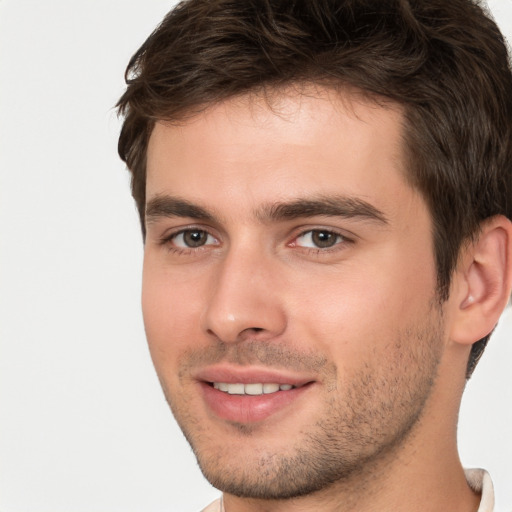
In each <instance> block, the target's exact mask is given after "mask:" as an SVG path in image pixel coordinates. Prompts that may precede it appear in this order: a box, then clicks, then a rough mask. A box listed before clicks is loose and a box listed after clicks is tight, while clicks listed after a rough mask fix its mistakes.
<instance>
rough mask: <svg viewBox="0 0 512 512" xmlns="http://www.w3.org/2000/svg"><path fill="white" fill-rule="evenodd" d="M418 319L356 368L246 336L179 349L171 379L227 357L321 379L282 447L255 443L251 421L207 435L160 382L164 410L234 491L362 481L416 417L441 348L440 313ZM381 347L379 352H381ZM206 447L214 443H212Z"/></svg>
mask: <svg viewBox="0 0 512 512" xmlns="http://www.w3.org/2000/svg"><path fill="white" fill-rule="evenodd" d="M430 313H431V314H430V315H428V316H427V321H426V324H425V325H423V326H414V327H408V328H405V329H402V330H401V331H398V332H397V333H396V335H395V338H394V340H392V341H391V342H389V343H387V344H386V347H385V350H384V351H382V350H381V351H380V352H379V354H381V356H380V358H372V359H370V360H368V361H366V363H365V364H364V365H363V367H362V368H357V369H353V370H351V371H350V372H348V371H346V370H345V371H346V373H345V375H338V373H339V371H338V368H337V367H336V365H334V363H332V362H330V361H329V360H328V359H327V358H326V357H324V356H322V355H318V354H313V353H307V354H304V353H300V352H297V351H296V350H294V349H292V348H288V347H284V346H282V345H276V344H267V343H263V342H257V341H254V340H253V341H247V342H241V343H238V344H223V343H222V342H220V341H219V342H216V344H213V345H212V346H211V347H209V349H207V350H202V351H190V352H188V353H187V354H185V356H184V357H183V358H182V364H181V366H180V372H179V374H180V379H179V380H180V381H185V380H186V379H187V375H188V374H189V371H190V368H192V367H195V366H197V365H200V364H204V363H214V362H219V361H228V362H230V363H234V364H241V365H244V364H251V363H259V364H265V365H268V366H269V367H271V368H284V369H291V370H296V371H301V370H308V371H311V370H313V369H314V371H315V372H316V373H317V374H318V375H319V376H320V377H321V378H320V379H319V380H320V381H321V382H322V385H323V386H324V391H325V392H324V397H325V398H324V406H323V409H322V411H323V414H322V415H321V416H319V417H317V418H316V419H314V421H312V422H311V423H310V424H307V425H304V426H303V428H302V429H301V430H300V432H299V434H298V435H297V436H296V438H295V439H292V438H290V437H289V436H288V435H287V434H286V432H282V437H283V443H282V444H283V448H282V449H281V450H276V449H273V450H272V449H268V447H267V446H264V445H263V443H258V442H257V438H258V434H259V430H260V426H259V425H254V426H252V425H244V424H231V425H230V426H231V428H232V436H233V437H232V438H231V439H230V438H229V436H226V437H224V439H221V440H219V439H218V438H213V439H212V438H211V437H210V436H212V435H214V431H212V430H209V429H208V425H204V424H202V423H201V422H200V421H199V420H198V418H196V417H195V415H194V410H192V409H191V408H189V407H187V402H186V401H184V400H180V399H176V398H177V396H178V395H174V396H173V394H172V393H169V390H168V389H167V387H166V385H165V383H164V382H163V379H162V385H163V389H164V392H165V395H166V398H167V401H168V402H169V405H170V406H171V409H172V411H173V414H174V416H175V417H176V420H177V421H178V423H179V425H180V427H181V429H182V430H183V433H184V435H185V437H186V438H187V440H188V442H189V443H190V445H191V447H192V449H193V451H194V453H195V455H196V457H197V460H198V463H199V466H200V468H201V470H202V472H203V474H204V476H205V477H206V479H207V480H208V481H209V482H210V483H211V484H212V485H213V486H214V487H216V488H218V489H220V490H222V491H224V492H226V493H229V494H233V495H235V496H239V497H245V498H254V499H267V500H271V499H274V500H283V499H290V498H296V497H300V496H304V495H307V494H311V493H314V492H317V491H320V490H322V489H326V488H328V487H330V486H332V485H334V484H338V485H341V486H346V487H350V486H353V485H354V482H356V481H357V482H358V485H359V486H362V485H363V486H364V482H365V481H370V480H371V479H373V478H374V476H375V475H374V474H373V473H375V472H376V471H378V468H379V467H380V465H381V464H380V463H381V462H382V461H383V460H385V459H387V460H389V459H390V458H391V459H392V458H393V457H396V456H397V454H398V453H399V451H400V448H401V447H402V446H403V445H404V444H405V443H406V442H407V441H408V439H409V438H410V437H411V434H412V433H413V432H414V428H415V426H416V425H418V423H419V422H420V421H421V417H422V412H423V410H424V408H425V404H426V403H427V400H428V398H429V396H430V395H431V392H432V388H433V386H434V382H435V379H436V375H437V369H438V365H439V362H440V359H441V352H442V334H443V322H442V314H441V310H440V307H439V306H438V305H435V306H434V305H433V306H432V307H431V311H430ZM382 354H384V355H382ZM233 439H235V440H237V441H240V440H241V442H244V440H245V441H246V442H247V444H249V443H252V444H254V445H255V448H254V450H253V453H251V454H250V456H248V455H247V451H246V452H244V454H243V456H240V454H239V453H237V451H236V450H230V447H231V446H235V444H236V443H232V441H233ZM212 446H213V447H215V448H214V449H212Z"/></svg>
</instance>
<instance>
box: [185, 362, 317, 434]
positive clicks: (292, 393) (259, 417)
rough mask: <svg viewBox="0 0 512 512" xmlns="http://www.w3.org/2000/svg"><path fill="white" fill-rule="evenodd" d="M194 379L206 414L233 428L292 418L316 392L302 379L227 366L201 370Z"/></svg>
mask: <svg viewBox="0 0 512 512" xmlns="http://www.w3.org/2000/svg"><path fill="white" fill-rule="evenodd" d="M195 378H196V380H197V382H198V384H199V389H200V390H201V396H202V399H203V403H204V404H205V406H206V409H207V411H208V414H209V415H212V417H214V418H216V419H217V420H224V421H227V422H229V423H236V424H249V423H258V422H262V421H266V420H270V419H271V418H274V419H276V418H281V419H283V418H284V417H286V416H287V415H292V416H293V415H294V414H296V412H297V411H299V410H301V409H302V407H301V404H302V402H301V400H303V399H305V398H303V397H305V396H307V395H309V393H311V392H312V391H311V390H312V389H313V388H316V386H315V384H316V381H315V380H314V379H311V377H309V378H308V377H306V376H304V375H302V376H300V377H299V376H297V375H293V374H290V373H288V372H276V371H274V370H268V369H256V368H252V369H250V368H241V367H233V366H228V365H226V366H221V367H216V368H209V369H204V370H203V371H202V372H200V374H199V375H195ZM302 405H303V404H302ZM273 421H274V420H273Z"/></svg>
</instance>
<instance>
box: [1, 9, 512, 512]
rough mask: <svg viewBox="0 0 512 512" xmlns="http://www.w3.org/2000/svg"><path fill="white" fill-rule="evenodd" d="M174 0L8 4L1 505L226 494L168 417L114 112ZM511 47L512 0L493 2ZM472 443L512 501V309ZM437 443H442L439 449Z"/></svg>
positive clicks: (53, 507) (95, 509) (472, 421)
mask: <svg viewBox="0 0 512 512" xmlns="http://www.w3.org/2000/svg"><path fill="white" fill-rule="evenodd" d="M171 5H172V2H169V1H163V0H144V1H143V0H130V1H126V0H102V1H100V0H89V1H78V0H47V1H43V0H0V257H1V260H0V512H117V511H118V512H132V511H133V512H135V511H137V512H142V511H144V512H157V511H167V512H174V511H176V512H193V511H198V510H200V509H201V508H202V506H204V505H206V504H207V503H208V502H209V501H211V500H212V499H213V498H214V497H215V496H216V495H217V494H218V493H217V491H215V490H214V489H212V488H211V487H210V486H209V485H208V484H207V483H206V482H205V481H204V479H203V478H202V476H201V475H200V472H199V470H198V469H197V467H196V464H195V460H194V457H193V455H192V453H191V451H190V449H189V447H188V445H187V444H186V442H185V441H184V439H183V437H182V435H181V433H180V431H179V429H178V428H177V427H176V425H175V423H174V420H173V419H172V417H171V414H170V413H169V412H168V410H167V405H166V404H165V402H164V399H163V396H162V393H161V391H160V388H159V385H158V382H157V379H156V377H155V374H154V371H153V368H152V366H151V362H150V359H149V355H148V351H147V348H146V344H145V340H144V332H143V327H142V320H141V314H140V311H139V293H140V270H141V260H142V243H141V237H140V232H139V226H138V219H137V214H136V210H135V206H134V204H133V203H132V199H131V197H130V194H129V182H128V173H127V172H126V171H125V170H124V166H123V165H122V163H121V162H120V161H119V160H118V158H117V154H116V142H117V134H118V130H119V122H118V121H117V119H116V116H115V113H114V110H113V105H114V104H115V102H116V100H117V98H118V97H119V95H120V94H121V93H122V91H123V86H124V82H123V72H124V68H125V66H126V64H127V62H128V59H129V57H130V56H131V54H132V53H133V52H134V51H135V50H136V49H137V48H138V47H139V45H140V44H141V43H142V42H143V41H144V39H145V38H146V36H147V35H148V34H149V33H150V31H151V30H152V29H153V28H154V26H155V25H156V24H157V23H158V22H159V21H160V20H161V18H162V17H163V15H164V14H165V13H166V12H167V11H168V10H169V8H170V6H171ZM491 6H492V8H493V10H494V13H495V16H496V17H497V20H498V22H499V23H500V25H501V26H502V29H503V31H504V32H505V33H506V34H507V35H508V38H509V39H510V40H512V2H511V0H495V1H494V2H492V3H491ZM506 317H507V318H505V319H504V321H503V322H502V325H501V327H500V328H499V329H498V332H497V333H496V335H495V336H494V338H493V339H492V342H491V345H490V347H489V348H488V351H487V353H486V355H485V357H484V359H483V360H482V362H481V364H480V367H479V368H478V369H477V372H476V375H475V376H474V378H473V379H472V380H471V382H470V384H469V386H468V390H467V394H466V396H465V399H464V402H463V408H462V412H461V423H460V449H461V452H462V457H463V462H464V464H465V465H468V466H483V467H486V468H488V469H489V470H490V471H491V472H492V474H493V478H494V480H495V485H496V490H497V500H498V503H497V511H498V512H501V511H507V512H509V511H510V510H512V469H511V467H512V465H511V464H512V377H511V374H512V344H511V343H510V338H511V335H512V315H511V313H510V311H509V312H507V313H506ZM432 449H433V450H435V449H436V447H435V446H433V447H432Z"/></svg>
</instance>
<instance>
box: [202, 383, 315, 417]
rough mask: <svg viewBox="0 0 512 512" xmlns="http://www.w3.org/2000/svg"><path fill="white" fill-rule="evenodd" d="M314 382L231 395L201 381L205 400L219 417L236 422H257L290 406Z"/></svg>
mask: <svg viewBox="0 0 512 512" xmlns="http://www.w3.org/2000/svg"><path fill="white" fill-rule="evenodd" d="M311 385H312V384H306V385H305V386H301V387H300V388H292V389H290V390H288V391H276V392H275V393H269V394H266V395H265V394H264V395H256V396H254V395H230V394H229V393H225V392H224V391H219V390H218V389H215V388H214V387H213V386H211V385H210V384H208V383H206V382H202V383H201V388H202V393H203V397H204V401H205V402H206V405H207V406H208V407H209V409H210V410H211V411H212V412H213V413H214V414H215V415H216V416H217V417H219V418H221V419H223V420H227V421H232V422H235V423H255V422H258V421H263V420H265V419H267V418H268V417H270V416H272V415H273V414H276V413H277V412H279V411H282V410H283V409H285V408H287V407H288V406H290V405H291V404H292V403H293V402H295V401H296V400H297V399H298V398H299V397H300V396H302V394H303V393H305V392H306V390H307V389H308V388H309V387H310V386H311Z"/></svg>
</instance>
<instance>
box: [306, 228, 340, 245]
mask: <svg viewBox="0 0 512 512" xmlns="http://www.w3.org/2000/svg"><path fill="white" fill-rule="evenodd" d="M311 238H312V240H313V243H314V244H315V245H316V246H317V247H321V248H325V247H332V246H333V245H334V244H335V243H336V239H337V238H338V237H337V235H336V234H334V233H329V231H313V232H312V233H311Z"/></svg>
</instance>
